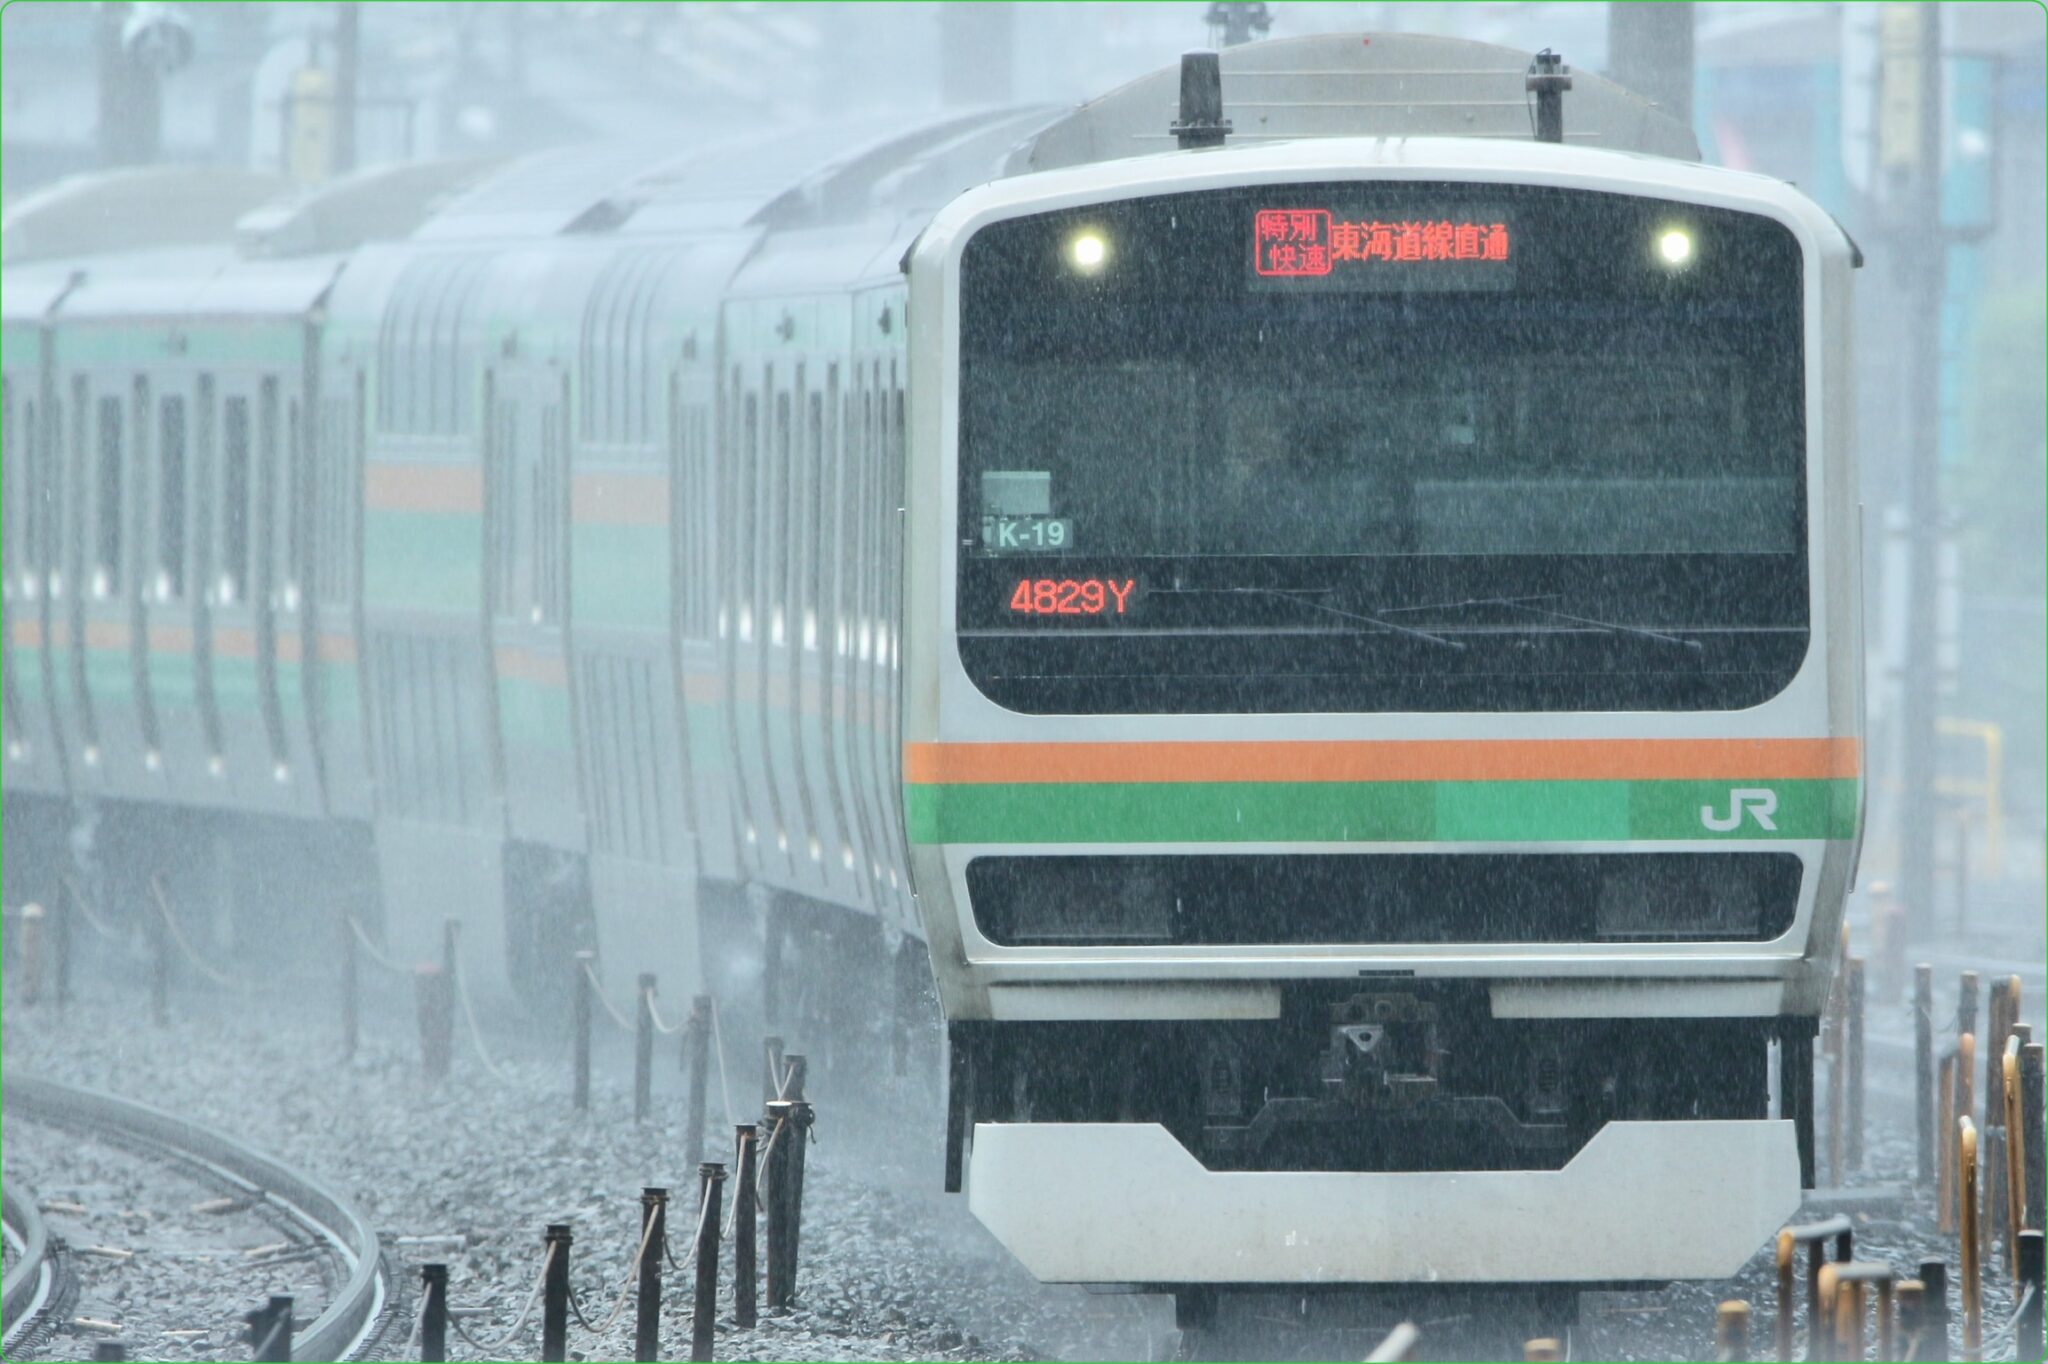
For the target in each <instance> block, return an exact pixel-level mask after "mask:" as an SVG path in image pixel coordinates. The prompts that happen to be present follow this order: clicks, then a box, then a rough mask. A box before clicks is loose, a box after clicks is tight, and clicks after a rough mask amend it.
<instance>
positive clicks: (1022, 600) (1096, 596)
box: [1010, 578, 1138, 616]
mask: <svg viewBox="0 0 2048 1364" xmlns="http://www.w3.org/2000/svg"><path fill="white" fill-rule="evenodd" d="M1137 585H1138V580H1137V579H1136V578H1126V579H1124V580H1123V581H1122V582H1118V581H1117V580H1116V579H1114V578H1025V579H1023V580H1022V581H1020V582H1019V583H1018V584H1017V590H1016V591H1014V592H1012V593H1011V594H1010V609H1011V610H1012V611H1015V612H1017V613H1018V614H1019V615H1025V616H1099V615H1102V614H1104V613H1105V612H1107V613H1108V614H1110V615H1113V616H1121V615H1123V614H1124V612H1125V610H1126V609H1128V607H1129V605H1130V600H1131V590H1132V589H1133V588H1135V587H1136V586H1137Z"/></svg>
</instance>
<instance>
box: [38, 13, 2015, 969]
mask: <svg viewBox="0 0 2048 1364" xmlns="http://www.w3.org/2000/svg"><path fill="white" fill-rule="evenodd" d="M1229 8H1232V7H1211V6H1207V5H1204V4H1201V3H1197V2H1195V0H1187V2H1185V3H1152V4H1092V3H1033V4H1013V3H973V4H960V3H943V4H911V3H863V4H808V3H786V4H785V3H765V4H764V3H727V4H715V3H698V4H674V3H601V2H597V0H578V2H575V3H558V2H551V3H516V4H488V5H486V4H474V3H470V4H464V3H380V4H375V5H364V6H360V7H351V6H347V5H337V4H332V3H323V2H317V0H303V2H302V3H269V4H263V3H243V4H195V5H191V6H187V7H168V6H162V5H143V4H134V5H131V4H97V5H90V4H75V3H63V2H60V0H19V2H18V3H15V4H11V5H9V6H7V7H6V9H5V10H4V11H0V207H7V206H12V205H14V204H17V203H19V202H20V201H21V199H22V198H23V197H24V196H26V195H30V194H32V193H34V192H35V191H36V190H38V189H41V188H44V187H46V186H48V185H50V184H52V183H54V182H56V181H57V180H59V179H61V178H63V177H66V176H72V175H78V174H84V173H89V172H92V171H95V170H98V169H103V168H107V167H111V166H119V165H133V164H146V163H162V164H174V165H175V164H193V165H231V166H240V167H246V168H250V169H256V170H262V171H267V172H274V173H281V174H283V175H285V176H287V177H290V178H291V179H293V180H296V181H299V182H302V183H308V184H310V183H316V182H318V181H320V180H322V179H325V178H327V177H330V176H332V175H335V174H339V173H342V172H345V171H346V170H348V169H349V168H351V167H354V168H362V167H367V166H371V165H377V164H385V163H391V162H397V161H406V160H417V159H428V158H441V157H485V158H501V157H514V156H518V155H521V154H523V153H528V152H532V151H536V150H539V149H542V148H547V147H553V146H560V145H563V144H570V143H588V142H604V141H622V140H632V141H636V142H643V143H644V142H646V141H647V140H649V139H655V140H658V141H666V142H672V143H673V144H675V146H676V147H677V148H678V149H684V148H687V147H688V146H689V145H690V144H693V143H713V142H716V141H718V140H720V139H722V138H725V137H728V136H731V135H735V134H740V133H746V132H756V131H759V130H761V129H763V128H764V127H773V126H777V125H793V124H802V123H807V122H817V121H820V120H824V121H830V120H835V119H839V118H842V117H845V116H848V115H862V114H881V115H889V114H895V113H900V114H901V115H902V116H903V117H904V119H905V120H906V121H910V120H913V119H917V118H920V117H923V116H925V115H928V114H930V113H931V112H933V111H935V110H938V109H941V108H944V107H947V106H954V105H966V104H990V103H1011V102H1016V103H1036V102H1046V103H1055V104H1070V103H1074V102H1077V101H1080V100H1083V99H1086V98H1089V97H1092V96H1094V95H1098V94H1101V93H1103V92H1106V91H1108V90H1110V89H1112V88H1114V87H1115V86H1117V85H1119V84H1121V83H1123V82H1125V81H1127V80H1130V79H1132V78H1134V77H1136V76H1138V75H1140V74H1141V73H1143V72H1146V71H1149V70H1153V69H1156V68H1159V67H1161V66H1165V65H1168V64H1170V63H1172V62H1173V61H1174V60H1175V59H1176V57H1177V55H1178V54H1179V53H1180V52H1182V51H1184V50H1186V49H1189V48H1194V47H1202V46H1210V45H1216V44H1219V43H1222V42H1224V41H1226V40H1229V39H1232V38H1242V37H1244V36H1251V37H1253V38H1254V39H1256V38H1257V37H1259V36H1268V37H1285V36H1290V35H1296V34H1302V33H1309V32H1319V31H1324V32H1326V31H1338V30H1354V31H1355V30H1365V31H1374V30H1378V31H1387V30H1407V31H1416V32H1430V33H1439V34H1446V35H1452V36H1459V37H1465V38H1474V39H1480V40H1484V41H1488V42H1494V43H1500V44H1504V45H1507V46H1511V47H1516V48H1519V49H1521V50H1524V51H1530V50H1534V49H1536V48H1540V47H1546V46H1547V47H1552V48H1555V49H1557V50H1558V51H1559V52H1561V53H1562V54H1563V56H1564V58H1565V60H1566V61H1567V62H1569V63H1570V64H1572V65H1573V66H1575V67H1578V68H1580V69H1589V70H1596V71H1603V72H1606V73H1607V74H1609V75H1613V76H1615V77H1616V78H1617V79H1620V80H1622V81H1623V82H1624V83H1627V84H1630V85H1632V86H1634V87H1636V88H1638V89H1643V90H1645V92H1646V93H1650V94H1652V95H1653V97H1656V98H1659V99H1660V100H1662V101H1664V102H1667V103H1670V102H1673V101H1682V100H1687V99H1689V101H1690V105H1691V117H1692V122H1693V124H1694V126H1695V128H1696V130H1697V132H1698V136H1699V141H1700V145H1701V148H1702V151H1703V153H1704V155H1705V157H1706V159H1707V160H1708V161H1710V162H1717V163H1720V164H1723V165H1727V166H1732V167H1737V168H1741V169H1748V170H1754V171H1758V172H1761V173H1763V174H1766V175H1770V176H1774V177H1778V178H1781V179H1785V180H1790V181H1792V182H1794V183H1796V184H1797V185H1798V186H1799V187H1800V188H1801V189H1802V190H1804V191H1805V192H1806V193H1807V194H1809V195H1811V196H1813V197H1814V198H1815V199H1817V200H1818V201H1819V202H1820V203H1821V204H1822V205H1824V206H1825V207H1826V208H1827V209H1829V210H1830V211H1831V212H1832V213H1834V214H1835V215H1836V217H1837V218H1839V219H1840V220H1841V221H1842V223H1843V224H1844V225H1845V226H1846V227H1847V229H1848V230H1849V232H1850V233H1851V235H1852V236H1853V237H1854V238H1855V239H1856V241H1857V242H1858V243H1859V244H1860V245H1861V247H1862V248H1863V250H1864V251H1865V252H1866V254H1867V256H1868V258H1869V262H1868V267H1867V268H1866V269H1864V270H1863V271H1862V272H1861V274H1860V276H1859V278H1858V281H1857V294H1858V296H1857V303H1856V307H1857V310H1858V319H1857V323H1858V325H1857V327H1856V331H1855V344H1856V347H1857V365H1858V368H1859V382H1858V388H1857V400H1856V401H1857V405H1858V410H1857V414H1856V416H1857V426H1858V437H1857V448H1858V450H1859V454H1860V460H1861V465H1862V478H1863V499H1864V504H1865V522H1864V526H1865V555H1864V558H1865V593H1866V610H1867V622H1868V635H1867V646H1868V661H1869V667H1868V683H1869V691H1868V708H1869V720H1870V734H1869V737H1870V753H1869V763H1868V768H1869V771H1870V772H1871V774H1872V785H1871V791H1870V815H1871V823H1870V827H1869V833H1868V837H1867V846H1866V850H1865V854H1864V858H1863V873H1862V885H1861V887H1860V894H1861V895H1862V896H1863V897H1866V899H1868V897H1871V896H1872V895H1873V894H1874V895H1875V896H1877V897H1878V898H1879V899H1880V900H1882V899H1884V898H1885V897H1893V898H1898V897H1899V890H1898V883H1899V879H1900V877H1901V876H1902V874H1903V875H1904V876H1905V879H1906V883H1907V894H1906V895H1905V897H1904V898H1906V899H1909V900H1913V901H1928V902H1929V903H1928V904H1927V905H1926V907H1925V909H1924V911H1915V912H1914V914H1910V915H1909V920H1912V921H1913V922H1912V927H1911V929H1910V930H1909V933H1908V935H1907V936H1909V937H1911V938H1912V939H1914V940H1915V941H1923V942H1924V941H1927V940H1928V939H1930V938H1940V937H1943V936H1945V935H1946V934H1947V933H1948V932H1949V931H1950V929H1951V928H1953V927H1954V926H1955V925H1956V922H1957V915H1958V911H1959V908H1960V906H1958V905H1957V904H1956V901H1957V899H1958V897H1961V896H1967V897H1968V898H1969V899H1970V900H1971V901H1972V902H1973V908H1974V910H1975V911H1976V912H1975V913H1974V914H1973V916H1972V917H1973V918H1974V919H1975V921H1976V922H1977V923H1978V924H1984V925H1986V926H1988V925H1989V923H1992V922H2003V923H2006V924H2008V925H2010V924H2013V923H2019V924H2022V925H2025V924H2031V925H2032V926H2033V929H2032V932H2033V936H2032V942H2031V946H2030V948H2029V950H2030V951H2031V952H2032V953H2033V954H2035V955H2038V952H2039V942H2040V939H2039V936H2038V935H2039V925H2040V904H2041V894H2042V879H2043V878H2042V859H2043V843H2044V832H2043V821H2044V798H2043V790H2044V784H2048V772H2044V761H2043V749H2044V730H2043V715H2044V711H2048V695H2044V686H2043V676H2044V669H2043V648H2044V641H2043V592H2044V574H2043V562H2044V547H2043V526H2044V521H2048V508H2044V501H2043V470H2044V464H2048V444H2044V414H2043V375H2044V372H2048V353H2044V346H2043V337H2044V332H2048V316H2044V292H2043V259H2042V244H2043V238H2044V231H2048V218H2044V211H2043V198H2044V171H2043V166H2044V137H2043V131H2044V125H2048V116H2044V94H2043V91H2044V80H2043V53H2044V14H2043V11H2042V9H2041V8H2040V7H2039V6H2037V5H2033V4H2023V3H2012V4H1945V5H1941V6H1939V11H1938V12H1939V15H1940V22H1941V24H1942V26H1943V34H1942V50H1943V54H1944V55H1943V61H1942V63H1941V66H1942V96H1941V101H1940V105H1939V112H1940V119H1939V142H1940V146H1941V159H1942V168H1941V172H1940V175H1939V177H1938V182H1936V183H1935V185H1934V188H1933V192H1932V195H1931V197H1922V195H1921V194H1920V193H1919V191H1918V190H1917V189H1915V190H1914V191H1913V192H1910V193H1909V192H1908V191H1907V189H1906V188H1904V187H1905V186H1907V185H1908V184H1909V183H1912V184H1917V183H1918V182H1917V181H1916V180H1915V177H1916V176H1917V174H1918V172H1917V170H1916V169H1915V168H1914V167H1913V166H1911V165H1905V166H1903V167H1902V166H1901V164H1900V156H1901V155H1902V153H1901V151H1900V138H1899V133H1898V129H1897V127H1896V126H1893V127H1892V129H1891V132H1890V134H1889V136H1890V139H1891V140H1890V142H1889V143H1888V142H1887V136H1888V134H1887V119H1888V118H1889V119H1892V120H1894V123H1895V121H1896V119H1897V118H1898V117H1899V114H1898V111H1897V109H1896V108H1895V107H1890V106H1888V104H1887V99H1888V95H1887V90H1886V78H1885V75H1884V72H1885V57H1884V41H1885V39H1884V32H1885V29H1884V25H1885V20H1886V12H1887V11H1894V12H1897V11H1901V10H1911V9H1913V8H1914V7H1913V6H1891V5H1880V4H1823V3H1811V4H1806V3H1755V4H1752V3H1729V4H1713V3H1702V4H1697V5H1692V6H1678V7H1675V8H1681V9H1690V10H1691V11H1692V14H1693V21H1694V23H1693V29H1694V40H1693V53H1692V59H1691V61H1690V63H1687V62H1686V61H1685V59H1684V54H1683V53H1682V52H1677V53H1672V52H1666V53H1663V54H1661V55H1660V54H1656V53H1652V54H1650V57H1649V58H1648V59H1645V58H1644V56H1643V54H1642V53H1641V52H1635V51H1616V50H1615V49H1618V48H1621V47H1623V46H1624V43H1625V39H1617V37H1616V35H1617V34H1621V33H1623V31H1624V28H1623V27H1618V26H1626V25H1627V24H1629V23H1631V22H1634V21H1635V17H1633V16H1631V14H1630V13H1629V11H1631V10H1637V11H1640V9H1641V8H1643V7H1634V6H1614V7H1610V6H1609V5H1605V4H1510V3H1458V4H1451V3H1426V2H1422V0H1417V2H1415V3H1322V4H1306V3H1284V2H1283V3H1275V4H1272V5H1270V6H1268V7H1266V8H1265V11H1264V14H1263V15H1262V16H1259V17H1260V18H1261V19H1262V20H1263V21H1264V22H1265V24H1266V27H1265V28H1264V29H1263V30H1258V29H1257V28H1256V25H1253V26H1252V27H1251V28H1249V29H1246V28H1244V27H1240V29H1239V31H1237V32H1231V31H1230V30H1229V28H1228V26H1227V25H1226V24H1225V23H1223V22H1221V20H1222V18H1223V15H1222V14H1221V12H1220V11H1222V10H1225V9H1229ZM1235 8H1236V9H1238V10H1239V11H1240V14H1239V21H1240V25H1241V26H1242V25H1243V24H1245V22H1246V20H1247V16H1246V15H1245V14H1244V13H1243V12H1244V11H1246V10H1253V9H1256V8H1257V7H1247V6H1240V7H1235ZM1649 8H1657V9H1667V8H1673V7H1666V6H1655V7H1649ZM144 30H152V33H151V36H150V40H149V41H148V42H145V43H143V44H140V45H138V43H137V42H136V41H135V39H136V37H137V35H138V34H141V33H142V32H143V31H144ZM351 30H353V31H351ZM152 44H153V45H154V46H152ZM138 52H140V53H141V55H140V56H138ZM1611 54H1612V55H1611ZM1631 62H1633V63H1635V64H1634V65H1631ZM1688 73H1689V75H1690V90H1689V91H1688V90H1686V89H1684V85H1685V81H1684V76H1685V75H1686V74H1688ZM344 85H352V86H353V89H354V92H355V94H354V104H355V114H354V117H353V118H352V119H349V120H347V122H348V127H346V128H342V129H337V128H336V127H335V126H334V125H333V122H332V120H333V119H334V118H335V110H336V109H337V107H345V106H342V105H341V101H339V100H337V99H336V97H335V91H336V90H337V89H338V88H341V87H342V86H344ZM1890 98H1892V99H1894V101H1895V99H1896V91H1895V90H1894V91H1893V92H1892V95H1891V96H1890ZM1566 109H1567V114H1566V117H1567V120H1569V117H1570V115H1569V109H1570V105H1569V98H1568V99H1567V105H1566ZM1931 202H1938V204H1939V208H1938V211H1934V212H1932V213H1930V211H1929V209H1928V208H1927V205H1928V204H1929V203H1931ZM1929 319H1932V325H1933V326H1934V328H1935V330H1936V331H1937V332H1938V338H1937V341H1936V342H1935V344H1934V346H1933V348H1932V349H1931V350H1930V351H1928V352H1926V353H1919V352H1916V343H1917V340H1918V337H1919V333H1920V331H1921V330H1923V329H1924V328H1925V326H1926V325H1927V323H1928V320H1929ZM1928 354H1938V365H1939V373H1938V377H1937V378H1935V379H1933V380H1931V382H1934V383H1936V384H1937V385H1938V413H1939V421H1938V423H1937V425H1938V430H1937V431H1935V432H1934V433H1933V434H1932V440H1933V443H1934V444H1935V446H1936V449H1935V450H1934V451H1933V452H1932V457H1931V468H1932V470H1933V471H1934V478H1933V488H1932V489H1931V490H1930V489H1929V488H1928V487H1926V486H1924V485H1923V486H1922V487H1921V488H1920V489H1918V490H1917V491H1916V489H1915V488H1914V486H1913V484H1912V480H1911V478H1910V473H1911V470H1912V468H1913V460H1914V458H1915V456H1916V451H1918V450H1919V448H1920V447H1921V445H1922V444H1923V443H1924V442H1925V439H1926V437H1925V433H1921V434H1920V435H1916V429H1915V423H1914V420H1913V411H1912V399H1913V394H1914V391H1915V385H1916V382H1920V381H1922V380H1923V375H1922V371H1923V370H1924V369H1925V367H1926V363H1927V355H1928ZM1916 355H1917V358H1916ZM1930 491H1932V492H1933V493H1934V494H1935V496H1934V497H1933V498H1931V499H1930V497H1929V493H1930ZM1930 500H1931V501H1933V502H1935V503H1936V504H1937V505H1934V506H1929V505H1927V503H1929V501H1930ZM1916 528H1931V530H1932V532H1933V533H1932V536H1931V541H1932V544H1933V546H1934V550H1933V557H1934V562H1935V564H1936V573H1935V575H1934V576H1935V590H1934V591H1933V593H1932V601H1931V606H1929V605H1923V608H1922V609H1923V612H1928V613H1931V618H1932V620H1933V622H1934V629H1933V631H1932V637H1931V638H1930V637H1929V635H1928V632H1927V631H1926V630H1925V629H1924V628H1923V627H1924V622H1925V621H1926V620H1927V619H1928V618H1929V616H1928V614H1923V615H1922V616H1921V625H1920V626H1916V623H1915V622H1914V621H1913V619H1912V617H1913V614H1914V612H1913V609H1912V593H1911V584H1910V582H1909V573H1908V566H1909V562H1910V558H1911V555H1910V551H1909V545H1910V542H1911V538H1912V532H1913V531H1914V530H1915V529H1916ZM1916 662H1919V663H1924V664H1926V665H1928V666H1929V667H1930V669H1931V672H1932V678H1933V693H1934V700H1933V704H1932V709H1933V714H1934V719H1935V722H1936V723H1935V729H1936V738H1935V746H1934V757H1933V763H1934V772H1933V775H1934V778H1935V780H1934V783H1933V792H1932V794H1931V796H1930V797H1929V799H1928V801H1926V802H1924V803H1911V802H1906V801H1905V800H1904V799H1903V797H1904V794H1905V792H1906V790H1907V784H1906V781H1905V775H1904V774H1905V772H1906V770H1907V763H1906V762H1905V752H1904V751H1905V743H1904V737H1905V734H1906V732H1907V726H1906V723H1905V716H1906V715H1907V714H1908V712H1909V709H1910V707H1909V705H1908V702H1907V696H1906V690H1907V689H1906V680H1907V677H1908V675H1909V673H1910V672H1911V670H1912V668H1913V666H1914V665H1915V663H1916ZM1922 705H1923V707H1924V705H1925V701H1924V700H1923V702H1922ZM1965 824H1967V826H1968V827H1969V829H1970V833H1969V834H1968V836H1967V838H1966V839H1959V838H1958V837H1957V836H1956V830H1958V829H1959V828H1961V827H1963V826H1964V825H1965ZM1909 830H1918V831H1920V833H1919V836H1920V838H1921V840H1922V842H1921V845H1920V847H1921V855H1922V856H1923V857H1927V858H1931V862H1929V863H1927V864H1925V865H1923V867H1922V868H1921V869H1920V871H1919V872H1918V876H1919V878H1920V879H1919V881H1918V883H1917V886H1918V889H1917V892H1915V891H1914V890H1913V887H1914V886H1915V884H1916V883H1915V882H1914V879H1913V873H1912V871H1911V869H1910V868H1909V867H1906V866H1904V865H1902V855H1901V849H1902V847H1903V846H1905V844H1906V843H1909V842H1910V840H1909V839H1908V840H1903V841H1902V838H1901V835H1902V834H1903V833H1906V832H1907V831H1909ZM1959 856H1960V857H1961V858H1962V859H1965V860H1962V861H1959V860H1958V859H1959ZM2000 911H2002V912H2000ZM1922 912H1924V913H1925V914H1926V915H1928V916H1930V917H1927V918H1919V917H1918V915H1919V914H1920V913H1922ZM2024 945H2025V944H2023V946H2024Z"/></svg>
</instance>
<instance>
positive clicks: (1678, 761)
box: [903, 739, 1861, 784]
mask: <svg viewBox="0 0 2048 1364" xmlns="http://www.w3.org/2000/svg"><path fill="white" fill-rule="evenodd" d="M1860 768H1861V764H1860V762H1859V760H1858V753H1857V744H1856V741H1855V740H1854V739H1477V740H1466V739H1395V740H1385V741H1364V742H1322V741H1317V740H1297V741H1285V742H1278V743H1243V742H1239V743H1105V744H905V745H904V746H903V769H904V776H905V778H906V779H907V780H909V781H913V782H920V783H930V784H946V783H978V782H1219V781H1220V782H1228V781H1298V782H1319V781H1663V780H1673V779H1678V780H1683V779H1687V778H1695V779H1701V780H1718V779H1722V778H1740V777H1758V778H1763V777H1776V778H1782V779H1796V778H1818V777H1853V776H1856V775H1857V774H1858V772H1859V770H1860Z"/></svg>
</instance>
